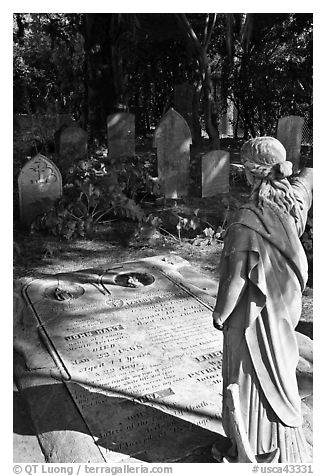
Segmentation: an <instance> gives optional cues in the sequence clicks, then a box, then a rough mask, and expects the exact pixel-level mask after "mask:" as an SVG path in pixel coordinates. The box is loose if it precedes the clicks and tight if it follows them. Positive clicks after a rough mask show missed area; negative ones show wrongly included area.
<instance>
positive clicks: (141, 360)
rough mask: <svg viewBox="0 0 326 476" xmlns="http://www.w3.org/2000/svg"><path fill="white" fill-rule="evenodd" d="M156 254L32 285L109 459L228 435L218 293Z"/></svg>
mask: <svg viewBox="0 0 326 476" xmlns="http://www.w3.org/2000/svg"><path fill="white" fill-rule="evenodd" d="M150 260H151V259H150V258H148V261H147V260H142V261H139V262H130V263H122V264H121V265H117V266H112V268H111V269H110V268H109V269H107V270H106V271H103V272H102V274H99V271H98V270H95V269H94V270H86V271H79V272H75V273H69V274H65V275H64V274H63V275H55V276H52V277H51V276H50V277H46V278H44V279H37V280H34V281H32V282H31V283H30V284H29V285H28V286H27V287H26V290H25V295H27V297H28V300H29V303H30V305H31V306H32V307H33V309H34V312H35V313H36V315H37V317H38V319H39V321H40V323H41V324H42V329H44V332H43V334H42V335H43V338H44V339H45V340H46V343H47V346H48V348H52V352H54V359H55V361H56V362H60V363H61V365H62V367H63V368H64V369H65V372H66V373H67V377H66V378H68V379H69V380H68V381H67V382H66V385H67V386H68V389H69V392H70V394H71V396H72V398H73V400H74V402H75V404H76V406H77V407H78V409H79V411H80V413H81V415H82V416H83V418H84V420H85V422H86V424H87V426H88V428H89V429H90V431H91V433H92V435H93V437H94V439H95V441H96V444H97V445H98V447H100V448H101V451H102V452H103V454H104V455H105V458H106V461H111V462H112V461H121V460H123V458H126V455H128V456H132V457H135V458H137V459H140V460H143V461H148V462H164V461H173V460H176V459H181V458H182V457H185V456H186V455H188V454H190V453H191V452H192V451H194V450H195V449H196V448H201V447H205V446H208V445H211V444H212V443H213V442H214V441H216V437H217V433H220V432H222V427H221V421H220V418H221V407H222V398H221V392H222V335H221V333H218V332H216V331H215V330H214V328H213V326H212V317H211V315H212V309H213V302H214V301H215V297H213V296H212V295H208V294H207V292H206V291H204V289H207V284H205V285H204V286H203V287H202V288H201V286H202V284H201V283H200V280H199V281H198V279H197V280H196V286H193V285H191V284H190V283H189V282H187V281H186V280H185V279H184V278H183V277H182V274H181V273H179V272H177V271H174V269H173V268H174V266H175V265H174V262H173V260H172V264H171V265H170V264H169V263H168V262H167V261H166V260H165V258H163V259H162V261H161V265H160V264H154V265H153V261H150ZM153 260H154V258H153ZM164 260H165V261H164ZM177 269H178V268H177V266H176V270H177ZM47 340H49V342H47ZM49 343H50V344H51V345H49ZM163 441H164V444H163Z"/></svg>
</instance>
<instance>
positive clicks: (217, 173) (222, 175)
mask: <svg viewBox="0 0 326 476" xmlns="http://www.w3.org/2000/svg"><path fill="white" fill-rule="evenodd" d="M229 175H230V153H229V152H226V151H225V150H212V151H211V152H208V153H207V154H205V155H204V156H203V157H202V197H214V196H215V195H217V194H218V193H228V192H229V190H230V180H229Z"/></svg>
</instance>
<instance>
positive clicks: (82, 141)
mask: <svg viewBox="0 0 326 476" xmlns="http://www.w3.org/2000/svg"><path fill="white" fill-rule="evenodd" d="M54 137H55V145H56V153H57V155H58V156H59V163H60V166H61V169H62V170H67V169H68V168H69V167H71V166H72V165H73V164H76V163H77V162H78V161H79V160H83V159H86V158H87V150H88V136H87V132H86V131H84V129H82V128H81V127H76V126H68V127H63V128H62V129H60V130H58V131H57V132H56V133H55V135H54Z"/></svg>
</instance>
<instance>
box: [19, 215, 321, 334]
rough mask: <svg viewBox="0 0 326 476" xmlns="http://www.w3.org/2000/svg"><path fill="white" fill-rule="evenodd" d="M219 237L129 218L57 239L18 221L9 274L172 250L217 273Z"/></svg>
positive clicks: (309, 295) (303, 323)
mask: <svg viewBox="0 0 326 476" xmlns="http://www.w3.org/2000/svg"><path fill="white" fill-rule="evenodd" d="M222 249H223V242H222V241H221V242H217V241H216V240H214V241H212V243H211V244H207V241H206V240H204V239H199V240H197V241H196V240H193V239H189V238H186V237H185V238H183V237H181V240H179V239H178V237H177V236H173V235H172V234H166V235H163V234H158V233H157V234H154V235H149V236H147V237H146V236H142V237H139V236H138V234H137V230H136V227H135V225H134V224H133V223H132V222H126V221H119V222H115V223H113V224H111V225H109V226H102V227H101V228H99V229H98V230H97V232H95V233H94V235H93V237H92V239H79V240H78V239H76V240H69V241H64V240H63V241H59V240H58V239H57V238H55V237H51V236H44V235H30V234H27V233H26V231H25V230H22V229H21V228H20V227H19V225H16V227H15V229H14V279H15V280H18V281H19V280H20V279H21V278H38V277H41V276H44V275H49V274H56V273H62V272H72V271H77V270H81V269H87V268H97V267H98V268H103V267H104V268H105V267H106V266H108V265H110V264H113V263H119V262H123V261H132V260H137V259H139V258H145V257H148V256H155V255H162V254H170V253H171V254H175V255H179V256H181V257H182V258H184V259H186V260H188V261H189V263H190V264H191V265H192V266H193V267H194V268H195V269H197V270H198V271H200V272H201V273H203V274H206V275H207V276H209V277H212V278H213V279H216V280H218V279H219V262H220V256H221V252H222ZM297 330H299V331H300V332H302V333H304V334H306V335H308V336H309V337H310V338H312V337H313V290H312V289H311V288H309V287H307V288H306V289H305V291H304V293H303V306H302V315H301V320H300V323H299V326H298V329H297Z"/></svg>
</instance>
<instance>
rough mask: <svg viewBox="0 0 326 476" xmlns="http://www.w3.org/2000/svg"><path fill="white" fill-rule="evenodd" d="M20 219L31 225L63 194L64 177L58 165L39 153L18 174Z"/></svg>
mask: <svg viewBox="0 0 326 476" xmlns="http://www.w3.org/2000/svg"><path fill="white" fill-rule="evenodd" d="M18 190H19V205H20V219H21V221H22V222H23V223H24V224H25V225H29V224H30V223H31V222H32V221H33V220H34V218H35V217H36V216H37V215H39V214H41V213H42V212H44V211H46V210H48V209H49V208H50V207H51V206H52V205H53V203H54V202H55V201H56V200H57V199H58V198H60V197H61V195H62V178H61V173H60V171H59V169H58V167H57V166H56V165H55V164H54V163H53V162H52V161H51V160H49V159H48V158H47V157H45V156H43V155H41V154H38V155H36V156H35V157H33V158H32V159H31V160H29V161H28V162H27V163H26V164H25V165H24V167H23V168H22V170H21V171H20V173H19V176H18Z"/></svg>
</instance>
